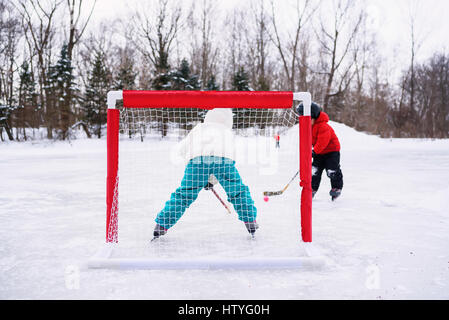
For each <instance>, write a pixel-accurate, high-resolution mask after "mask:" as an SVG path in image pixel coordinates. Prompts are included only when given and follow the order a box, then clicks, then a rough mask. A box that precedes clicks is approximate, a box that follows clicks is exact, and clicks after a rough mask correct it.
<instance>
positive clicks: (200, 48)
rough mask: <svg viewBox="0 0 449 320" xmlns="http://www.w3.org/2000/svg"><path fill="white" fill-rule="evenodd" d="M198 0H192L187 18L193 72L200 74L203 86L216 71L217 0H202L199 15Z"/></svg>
mask: <svg viewBox="0 0 449 320" xmlns="http://www.w3.org/2000/svg"><path fill="white" fill-rule="evenodd" d="M196 4H197V2H192V7H191V9H190V12H189V16H188V18H187V25H188V28H189V32H190V38H191V53H190V60H191V63H192V72H193V73H197V74H199V75H200V79H201V87H202V88H204V87H205V86H206V85H207V82H208V81H209V80H210V79H211V77H212V76H213V75H214V74H215V72H216V70H215V69H216V63H217V57H218V52H219V51H218V48H217V47H216V46H215V43H216V42H215V41H214V30H213V26H214V22H215V21H216V9H215V8H216V6H217V1H216V0H202V1H201V6H200V8H199V11H200V12H199V17H198V16H197V10H198V9H197V7H196Z"/></svg>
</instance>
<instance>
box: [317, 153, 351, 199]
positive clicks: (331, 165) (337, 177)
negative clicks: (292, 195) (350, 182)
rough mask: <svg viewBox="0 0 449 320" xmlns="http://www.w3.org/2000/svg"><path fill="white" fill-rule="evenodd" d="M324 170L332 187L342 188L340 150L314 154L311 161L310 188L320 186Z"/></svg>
mask: <svg viewBox="0 0 449 320" xmlns="http://www.w3.org/2000/svg"><path fill="white" fill-rule="evenodd" d="M323 170H326V174H327V176H328V177H329V178H330V179H331V186H332V189H343V173H342V172H341V169H340V152H339V151H337V152H330V153H326V154H315V155H314V157H313V161H312V189H313V190H315V191H317V190H318V188H319V187H320V182H321V175H322V173H323Z"/></svg>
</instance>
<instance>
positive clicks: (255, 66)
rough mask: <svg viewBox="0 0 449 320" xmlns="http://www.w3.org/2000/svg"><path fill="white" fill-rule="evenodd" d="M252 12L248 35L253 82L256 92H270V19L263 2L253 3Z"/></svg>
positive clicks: (249, 62) (249, 60)
mask: <svg viewBox="0 0 449 320" xmlns="http://www.w3.org/2000/svg"><path fill="white" fill-rule="evenodd" d="M250 11H251V12H253V16H252V18H253V19H252V21H251V25H250V32H248V33H247V42H248V64H249V65H250V67H251V69H250V70H249V72H250V75H251V82H252V84H253V85H252V86H253V87H254V89H255V90H261V91H264V90H269V89H270V87H271V80H272V79H271V77H270V76H269V75H268V70H267V69H268V68H269V65H268V64H269V62H268V58H269V45H270V38H269V34H268V24H269V20H268V19H269V18H268V15H267V12H266V8H265V6H264V2H263V1H253V2H252V3H251V10H250Z"/></svg>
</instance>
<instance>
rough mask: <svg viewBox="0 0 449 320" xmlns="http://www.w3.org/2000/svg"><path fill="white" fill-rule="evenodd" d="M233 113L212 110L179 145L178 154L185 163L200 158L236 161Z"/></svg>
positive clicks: (228, 110) (227, 110)
mask: <svg viewBox="0 0 449 320" xmlns="http://www.w3.org/2000/svg"><path fill="white" fill-rule="evenodd" d="M232 124H233V120H232V111H231V110H230V109H219V108H217V109H212V110H210V111H208V112H207V114H206V117H205V118H204V122H203V123H200V124H198V125H196V126H195V127H194V128H193V129H192V130H191V131H190V132H189V134H188V135H187V136H186V137H185V138H184V139H183V140H182V141H181V142H180V143H179V144H178V146H177V154H178V156H180V157H182V159H184V161H185V162H188V161H189V160H191V159H193V158H196V157H199V156H216V157H224V158H228V159H235V151H234V134H233V132H232Z"/></svg>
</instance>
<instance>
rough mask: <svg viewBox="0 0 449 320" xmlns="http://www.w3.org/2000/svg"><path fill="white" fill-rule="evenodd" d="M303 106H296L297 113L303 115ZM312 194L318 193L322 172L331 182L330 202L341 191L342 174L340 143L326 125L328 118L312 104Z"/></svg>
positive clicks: (318, 107)
mask: <svg viewBox="0 0 449 320" xmlns="http://www.w3.org/2000/svg"><path fill="white" fill-rule="evenodd" d="M303 109H304V107H303V105H302V104H300V105H299V106H298V109H297V110H298V113H299V114H300V115H302V114H303ZM311 118H312V146H313V151H312V157H313V161H312V194H313V196H315V193H316V192H317V191H318V188H319V187H320V182H321V175H322V173H323V170H326V173H327V176H328V177H329V178H330V180H331V187H332V189H331V191H330V192H329V194H330V196H331V197H332V200H335V199H336V198H337V197H339V196H340V194H341V190H342V189H343V173H342V172H341V168H340V141H339V140H338V138H337V135H336V134H335V132H334V129H332V127H331V126H330V125H329V124H328V121H329V116H328V115H327V114H326V113H325V112H324V111H322V110H321V108H320V106H318V105H317V104H316V103H314V102H312V106H311Z"/></svg>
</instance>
